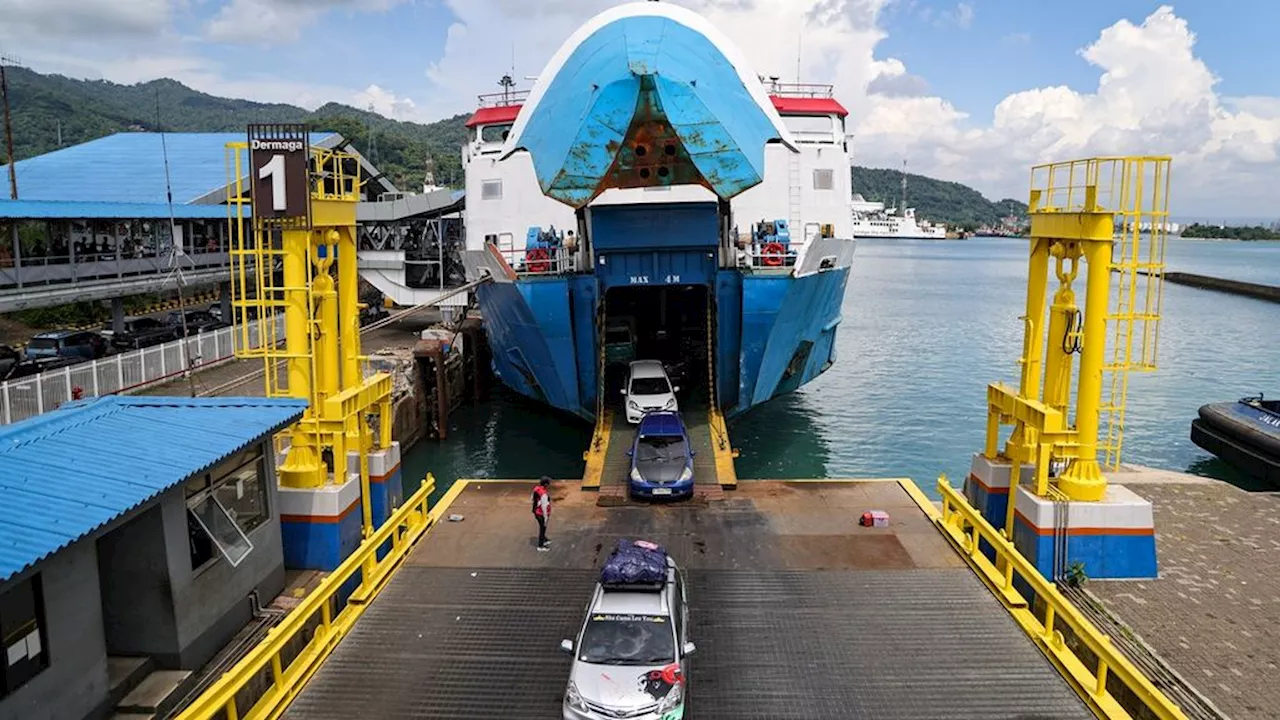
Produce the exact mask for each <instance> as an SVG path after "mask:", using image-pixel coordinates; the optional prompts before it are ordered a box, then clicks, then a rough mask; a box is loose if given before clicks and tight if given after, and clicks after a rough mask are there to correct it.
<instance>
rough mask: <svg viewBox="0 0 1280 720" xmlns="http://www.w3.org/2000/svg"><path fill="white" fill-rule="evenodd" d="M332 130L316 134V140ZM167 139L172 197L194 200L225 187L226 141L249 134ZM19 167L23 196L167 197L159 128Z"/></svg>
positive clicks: (116, 200) (158, 199) (83, 198)
mask: <svg viewBox="0 0 1280 720" xmlns="http://www.w3.org/2000/svg"><path fill="white" fill-rule="evenodd" d="M332 134H333V133H328V132H322V133H312V134H311V141H312V142H318V141H320V140H323V139H325V138H327V137H329V136H330V135H332ZM164 139H165V145H166V146H167V147H168V155H169V176H170V181H171V183H172V185H173V201H174V202H175V203H189V202H191V201H192V200H195V199H196V198H198V197H201V196H203V195H205V194H207V193H210V192H212V191H214V190H217V189H218V188H221V187H225V186H226V184H227V166H226V145H227V143H229V142H237V141H240V142H243V141H244V140H245V133H242V132H239V133H165V134H164ZM245 162H247V159H246V160H245ZM16 170H17V172H18V197H19V198H20V199H22V200H76V201H86V202H110V203H159V204H163V203H165V202H166V197H165V178H164V153H163V152H162V151H161V143H160V133H147V132H129V133H116V134H115V135H108V136H107V137H104V138H99V139H97V140H92V141H90V142H87V143H81V144H79V145H73V146H71V147H68V148H63V149H61V150H56V151H54V152H51V153H46V154H44V155H40V156H37V157H33V158H30V159H27V160H20V161H18V162H17V163H16ZM246 173H247V169H246Z"/></svg>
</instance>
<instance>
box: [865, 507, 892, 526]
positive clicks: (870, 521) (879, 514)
mask: <svg viewBox="0 0 1280 720" xmlns="http://www.w3.org/2000/svg"><path fill="white" fill-rule="evenodd" d="M858 524H859V525H861V526H863V527H889V513H887V512H885V511H883V510H870V511H868V512H864V513H862V518H861V519H859V520H858Z"/></svg>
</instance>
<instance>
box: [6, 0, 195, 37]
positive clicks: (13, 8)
mask: <svg viewBox="0 0 1280 720" xmlns="http://www.w3.org/2000/svg"><path fill="white" fill-rule="evenodd" d="M171 4H172V3H171V2H170V0H0V39H5V40H7V41H16V40H21V39H22V38H24V37H29V36H31V35H37V36H40V37H42V38H48V39H51V38H75V39H77V40H83V39H86V38H94V39H98V38H103V37H120V36H138V35H152V34H155V33H157V32H159V31H160V30H162V29H164V28H166V27H168V26H169V22H170V18H171V10H172V8H171Z"/></svg>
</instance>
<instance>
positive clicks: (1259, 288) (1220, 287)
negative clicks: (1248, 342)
mask: <svg viewBox="0 0 1280 720" xmlns="http://www.w3.org/2000/svg"><path fill="white" fill-rule="evenodd" d="M1164 279H1165V280H1167V281H1169V282H1171V283H1174V284H1175V285H1187V286H1189V287H1194V288H1200V289H1201V290H1214V291H1217V292H1224V293H1229V294H1231V295H1243V296H1245V297H1251V298H1257V299H1259V300H1270V301H1271V302H1280V286H1276V285H1263V284H1261V283H1250V282H1241V281H1239V280H1228V279H1226V278H1217V277H1210V276H1208V275H1193V274H1191V273H1182V272H1167V273H1165V274H1164Z"/></svg>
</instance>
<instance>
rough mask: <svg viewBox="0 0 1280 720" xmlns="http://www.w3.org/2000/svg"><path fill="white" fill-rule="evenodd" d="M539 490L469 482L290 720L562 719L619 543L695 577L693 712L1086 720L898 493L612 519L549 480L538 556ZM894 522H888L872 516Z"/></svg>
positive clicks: (769, 500)
mask: <svg viewBox="0 0 1280 720" xmlns="http://www.w3.org/2000/svg"><path fill="white" fill-rule="evenodd" d="M529 488H530V485H529V483H527V482H506V481H493V482H479V483H469V484H468V485H467V486H466V487H464V488H463V490H462V491H461V493H460V494H459V495H458V497H457V498H456V500H455V501H454V502H453V504H452V505H451V506H450V507H449V508H448V510H447V512H448V513H450V514H457V515H461V516H463V518H464V519H463V520H461V521H460V522H445V523H442V524H441V525H438V526H437V527H435V528H434V529H433V530H432V531H431V532H430V533H429V534H428V535H427V537H426V538H425V539H424V540H422V541H421V542H420V543H419V545H418V546H417V547H416V548H415V549H414V551H413V553H412V555H411V556H410V557H409V558H408V559H407V560H406V562H405V564H404V565H403V566H402V567H401V568H400V569H399V571H398V572H397V573H396V575H395V576H394V578H393V579H392V580H391V582H390V583H389V584H388V586H387V587H386V588H385V589H384V590H383V592H382V593H381V594H380V595H379V596H378V598H377V599H376V600H375V601H374V602H373V604H372V605H371V606H370V607H369V609H368V610H367V611H366V612H365V614H364V615H363V616H362V618H361V619H360V621H359V622H358V623H357V624H356V626H355V627H354V629H353V630H352V632H351V634H350V635H348V636H347V638H346V639H345V640H344V641H343V642H342V643H341V644H340V645H339V646H338V647H337V649H336V650H335V651H334V653H333V655H332V656H331V657H330V658H329V659H328V660H327V661H326V662H325V664H324V665H323V666H322V667H321V668H320V670H319V672H318V673H317V674H316V676H315V677H314V678H313V679H312V680H311V681H310V682H309V683H308V684H307V686H306V687H305V688H304V690H303V691H302V693H301V694H300V695H299V696H298V698H297V699H296V700H295V701H294V702H293V704H292V706H291V707H290V708H289V710H288V712H287V714H286V717H288V718H293V719H295V720H325V719H328V718H351V717H385V718H433V719H439V720H448V719H463V718H485V719H486V720H487V719H490V718H497V717H504V718H506V717H510V718H551V717H560V714H559V713H560V703H561V697H562V693H563V691H564V684H565V682H566V678H567V677H568V671H569V664H570V658H569V657H568V656H567V655H565V654H563V653H562V652H561V651H560V650H559V647H558V646H559V642H560V640H561V639H562V638H566V637H573V636H574V635H575V634H576V633H577V630H578V629H579V627H580V624H581V622H582V619H583V610H584V606H585V603H586V601H587V600H588V598H589V596H590V591H591V588H592V585H593V583H594V581H595V579H596V577H597V572H598V568H599V566H600V564H601V563H602V561H603V560H604V559H605V557H606V556H607V554H608V552H609V550H610V548H611V547H612V546H613V545H614V544H615V543H616V541H617V540H618V539H619V538H648V539H651V540H654V541H657V542H660V543H662V544H664V545H665V546H666V547H667V548H668V549H669V550H670V551H671V553H672V556H673V557H674V558H675V559H676V560H677V562H680V563H681V564H683V566H684V567H685V568H686V572H687V576H688V579H689V584H688V589H689V601H690V611H691V617H692V619H691V622H690V628H691V631H690V632H691V636H692V639H693V640H694V641H695V642H696V643H697V645H698V650H697V654H696V655H695V656H694V657H692V658H691V669H690V676H689V683H690V686H689V687H690V700H689V703H690V704H689V706H688V711H689V713H691V715H690V716H692V717H698V718H707V719H709V720H715V719H718V718H723V719H725V720H729V719H732V720H747V719H749V718H769V719H770V720H786V719H787V718H805V719H806V720H812V719H815V718H889V719H892V718H918V719H920V720H926V719H927V720H946V719H949V718H971V719H973V720H978V719H981V720H997V719H1000V718H1005V719H1008V720H1013V719H1014V718H1027V717H1031V716H1034V717H1036V718H1037V719H1038V720H1051V719H1064V720H1065V719H1067V718H1072V719H1074V718H1080V719H1084V718H1090V717H1092V715H1091V713H1089V711H1088V710H1086V709H1085V707H1084V705H1083V704H1082V703H1081V702H1080V700H1079V699H1078V697H1077V696H1076V694H1075V693H1074V692H1073V691H1072V690H1071V689H1070V688H1069V687H1068V686H1067V684H1066V682H1065V681H1064V680H1063V679H1062V678H1061V676H1059V675H1058V673H1057V672H1056V671H1055V670H1054V668H1053V667H1052V666H1051V665H1050V664H1049V662H1048V661H1047V660H1046V659H1045V657H1044V655H1042V654H1041V652H1040V651H1039V650H1037V649H1036V647H1035V646H1034V645H1033V644H1032V643H1031V641H1030V640H1028V639H1027V637H1026V636H1025V635H1024V634H1023V632H1022V631H1021V630H1020V629H1019V628H1018V627H1017V626H1016V625H1015V623H1014V622H1013V620H1012V619H1011V618H1010V616H1009V615H1008V614H1007V613H1006V612H1005V610H1004V609H1003V607H1002V606H1001V605H1000V604H999V603H998V602H997V601H996V599H995V598H994V597H993V596H992V595H991V594H990V593H989V592H988V591H987V590H986V588H985V587H984V586H983V585H982V584H981V583H980V582H979V580H978V579H977V578H976V577H975V576H974V574H973V573H972V572H971V571H970V570H969V569H968V568H967V567H966V566H965V565H964V564H963V563H962V561H961V560H960V559H959V557H958V556H957V555H956V554H955V553H954V552H953V551H952V550H951V548H950V546H949V545H947V543H946V542H945V541H944V540H943V538H942V536H941V535H940V534H939V533H938V531H937V530H936V529H935V528H934V527H933V525H932V524H931V522H930V520H929V519H928V517H927V516H926V515H925V514H924V512H923V511H922V510H921V509H920V507H919V506H917V505H916V504H915V502H914V501H913V500H912V498H911V496H910V495H909V494H908V493H907V492H906V490H905V489H904V488H903V487H902V486H901V485H899V484H898V483H896V482H892V481H882V482H876V481H868V482H766V481H761V482H752V483H747V484H744V485H742V486H740V488H739V489H738V490H737V491H735V492H731V493H721V494H719V495H718V496H714V497H718V498H719V499H709V498H708V497H706V496H701V497H696V498H695V499H694V500H693V501H691V502H688V503H683V504H680V505H672V506H659V507H639V506H631V505H623V506H619V507H601V506H600V505H598V504H597V502H596V500H597V493H596V492H591V491H583V490H581V489H579V488H578V487H577V484H576V483H575V484H573V485H569V484H567V483H565V484H561V485H557V486H554V487H553V489H552V495H553V499H554V503H555V504H554V510H553V513H552V516H551V523H550V527H549V535H550V536H551V538H552V539H553V540H554V545H553V548H552V551H551V552H549V553H539V552H536V551H535V547H534V543H535V535H536V531H535V528H534V525H533V521H532V520H531V518H530V517H529V510H528V508H529V504H528V497H529ZM870 508H875V509H882V510H885V511H887V512H888V513H890V516H891V524H890V526H889V527H887V528H863V527H860V526H858V525H857V517H858V516H859V514H860V513H861V512H863V511H864V510H867V509H870Z"/></svg>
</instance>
